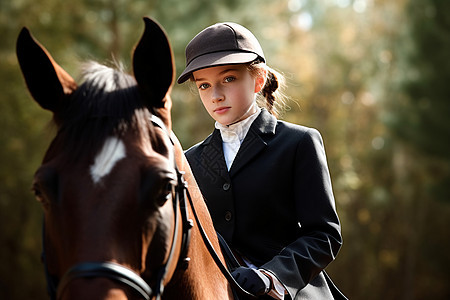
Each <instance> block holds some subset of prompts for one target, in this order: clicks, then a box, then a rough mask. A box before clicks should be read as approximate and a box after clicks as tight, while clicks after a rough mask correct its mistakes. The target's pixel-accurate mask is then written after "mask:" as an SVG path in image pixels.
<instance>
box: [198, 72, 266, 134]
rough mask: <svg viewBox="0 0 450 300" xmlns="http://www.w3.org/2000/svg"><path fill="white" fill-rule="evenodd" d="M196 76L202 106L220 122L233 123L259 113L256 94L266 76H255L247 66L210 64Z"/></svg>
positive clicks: (224, 123) (223, 123)
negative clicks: (209, 66) (210, 65)
mask: <svg viewBox="0 0 450 300" xmlns="http://www.w3.org/2000/svg"><path fill="white" fill-rule="evenodd" d="M193 75H194V81H195V84H196V86H197V88H198V91H199V94H200V98H201V99H202V102H203V105H204V106H205V108H206V110H207V111H208V113H209V114H210V115H211V117H212V118H213V119H214V120H216V121H217V122H219V123H220V124H222V125H230V124H233V123H236V122H239V121H242V120H244V119H245V118H247V117H248V116H250V115H252V114H253V113H255V112H256V106H255V105H254V104H255V93H258V92H259V91H260V90H261V89H262V87H263V86H264V77H263V76H262V75H260V76H256V77H255V76H252V75H251V74H250V72H249V71H248V69H247V66H246V65H225V66H217V67H211V68H207V69H201V70H198V71H195V72H193Z"/></svg>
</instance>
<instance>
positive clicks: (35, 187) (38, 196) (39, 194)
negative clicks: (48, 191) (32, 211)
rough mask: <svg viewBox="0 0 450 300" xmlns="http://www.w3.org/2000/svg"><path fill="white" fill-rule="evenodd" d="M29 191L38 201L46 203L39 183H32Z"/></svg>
mask: <svg viewBox="0 0 450 300" xmlns="http://www.w3.org/2000/svg"><path fill="white" fill-rule="evenodd" d="M31 191H32V192H33V194H34V197H35V198H36V200H37V201H38V202H40V203H41V204H42V205H44V206H46V205H48V201H47V199H46V198H45V196H44V193H43V192H42V190H41V188H40V186H39V184H37V183H34V184H33V186H32V187H31Z"/></svg>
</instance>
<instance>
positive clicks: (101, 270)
mask: <svg viewBox="0 0 450 300" xmlns="http://www.w3.org/2000/svg"><path fill="white" fill-rule="evenodd" d="M150 121H151V122H152V123H153V125H154V126H157V127H159V128H161V129H162V130H163V131H164V132H165V133H166V134H167V136H168V137H169V139H170V141H171V142H172V145H174V142H173V140H172V138H171V135H170V132H169V131H168V129H167V128H166V126H165V125H164V123H163V121H162V120H161V119H160V118H158V117H157V116H155V115H152V116H151V120H150ZM174 167H175V171H176V174H177V184H176V185H175V187H174V196H173V197H172V204H173V210H174V219H175V222H174V234H173V242H172V245H171V247H170V252H169V256H168V259H167V261H166V262H165V263H164V264H163V265H162V266H160V267H159V269H158V272H157V278H156V282H155V285H154V286H153V288H152V287H150V285H149V284H148V283H147V282H146V281H145V280H144V279H143V278H142V277H141V276H140V275H139V274H137V273H136V272H134V271H132V270H131V269H128V268H126V267H124V266H122V265H120V264H117V263H113V262H81V263H78V264H76V265H74V266H72V267H71V268H69V270H68V271H67V272H66V273H65V274H64V275H63V276H62V277H61V279H58V278H57V277H55V276H52V275H50V274H49V271H48V266H47V259H46V253H45V222H44V223H43V232H42V241H43V242H42V244H43V251H42V262H43V264H44V270H45V276H46V280H47V290H48V293H49V295H50V299H52V300H57V299H59V298H60V297H61V295H62V293H63V291H64V289H65V288H66V287H67V285H68V284H69V283H70V282H71V281H73V280H74V279H77V278H93V277H102V278H108V279H112V280H114V281H117V282H120V283H123V284H125V285H127V286H128V287H130V288H131V289H132V290H133V291H135V292H136V294H137V295H139V296H140V297H142V298H143V299H146V300H150V299H153V298H155V299H157V300H159V299H161V296H162V294H163V292H164V282H166V279H167V278H166V276H167V271H168V268H169V267H170V266H172V265H173V263H174V262H175V261H176V262H177V266H176V268H184V269H186V268H187V267H188V264H189V261H190V258H189V257H187V251H188V248H189V242H190V236H191V229H192V227H193V226H194V224H193V221H192V220H191V219H189V214H188V208H187V203H186V198H187V199H188V200H189V204H190V206H191V210H192V212H193V215H194V218H195V221H196V223H197V225H198V227H199V231H200V234H201V236H202V238H203V241H204V243H205V245H206V247H207V248H208V251H209V253H210V254H211V256H212V258H213V259H214V261H215V263H216V264H217V266H218V267H219V269H220V270H221V272H222V273H223V274H224V276H225V277H226V279H227V280H228V282H229V283H230V284H231V286H232V287H233V288H234V290H235V291H237V292H238V293H239V294H241V295H244V296H245V297H247V298H253V299H256V297H255V296H254V295H252V294H250V293H248V292H247V291H245V290H244V289H242V287H241V286H240V285H239V284H238V283H237V282H236V281H235V279H234V278H233V276H232V275H231V274H230V272H229V271H228V269H227V268H226V267H225V266H224V265H223V263H222V262H221V260H220V258H219V256H218V254H217V253H216V251H215V249H214V247H213V246H212V243H211V241H210V240H209V239H208V237H207V235H206V232H205V231H204V229H203V227H202V225H201V223H200V220H199V218H198V215H197V212H196V211H195V207H194V203H193V201H192V198H191V196H190V194H189V191H188V189H187V183H186V181H185V180H184V178H183V172H181V171H180V170H179V169H178V167H177V165H176V163H175V161H174ZM179 212H180V213H179ZM180 215H181V216H180ZM180 222H181V228H182V230H181V232H180V230H179V227H180V226H179V223H180ZM180 234H181V239H180V238H179V235H180ZM178 241H180V242H178ZM177 243H181V245H178V244H177ZM178 246H180V247H178ZM177 248H180V249H181V250H180V253H179V256H178V257H175V252H176V251H175V249H177Z"/></svg>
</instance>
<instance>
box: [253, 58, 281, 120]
mask: <svg viewBox="0 0 450 300" xmlns="http://www.w3.org/2000/svg"><path fill="white" fill-rule="evenodd" d="M248 70H249V71H250V73H251V74H252V75H253V76H261V75H263V74H264V72H265V73H266V78H265V84H264V87H263V88H262V89H261V91H260V92H259V95H258V96H259V97H258V99H257V101H258V104H259V105H260V106H262V107H265V108H266V109H267V111H268V112H269V113H271V114H272V115H274V116H276V117H277V116H278V115H279V113H280V111H281V110H284V108H285V106H286V104H285V96H284V95H283V93H282V89H283V88H284V77H283V75H281V74H280V73H278V72H277V71H275V70H274V69H272V68H270V67H269V66H267V65H266V64H265V63H262V62H260V61H254V62H252V63H250V64H248ZM261 98H262V99H261ZM261 100H262V101H261ZM264 100H265V101H264Z"/></svg>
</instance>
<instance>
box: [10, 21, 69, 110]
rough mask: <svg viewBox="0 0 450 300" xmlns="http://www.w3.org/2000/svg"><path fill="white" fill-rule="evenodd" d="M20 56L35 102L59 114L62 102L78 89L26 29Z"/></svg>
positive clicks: (22, 37)
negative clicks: (57, 111) (58, 110)
mask: <svg viewBox="0 0 450 300" xmlns="http://www.w3.org/2000/svg"><path fill="white" fill-rule="evenodd" d="M16 53H17V58H18V60H19V64H20V68H21V69H22V73H23V76H24V77H25V82H26V83H27V86H28V90H29V91H30V93H31V95H32V96H33V98H34V99H35V100H36V102H38V103H39V105H40V106H42V108H45V109H48V110H50V111H53V112H56V110H57V109H58V106H59V103H60V102H61V101H62V99H63V98H64V97H65V96H67V95H69V94H71V93H72V92H73V91H74V90H75V89H76V88H77V84H76V83H75V81H74V80H73V79H72V77H71V76H70V75H69V74H67V72H66V71H64V69H63V68H61V67H60V66H59V65H58V64H57V63H56V62H55V61H54V60H53V58H52V57H51V55H50V54H49V53H48V51H47V50H46V49H45V48H44V47H43V46H42V45H41V44H40V43H39V42H38V41H36V40H35V39H34V38H33V36H32V35H31V33H30V31H29V30H28V29H27V28H25V27H24V28H23V29H22V31H21V32H20V34H19V37H18V38H17V47H16Z"/></svg>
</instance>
